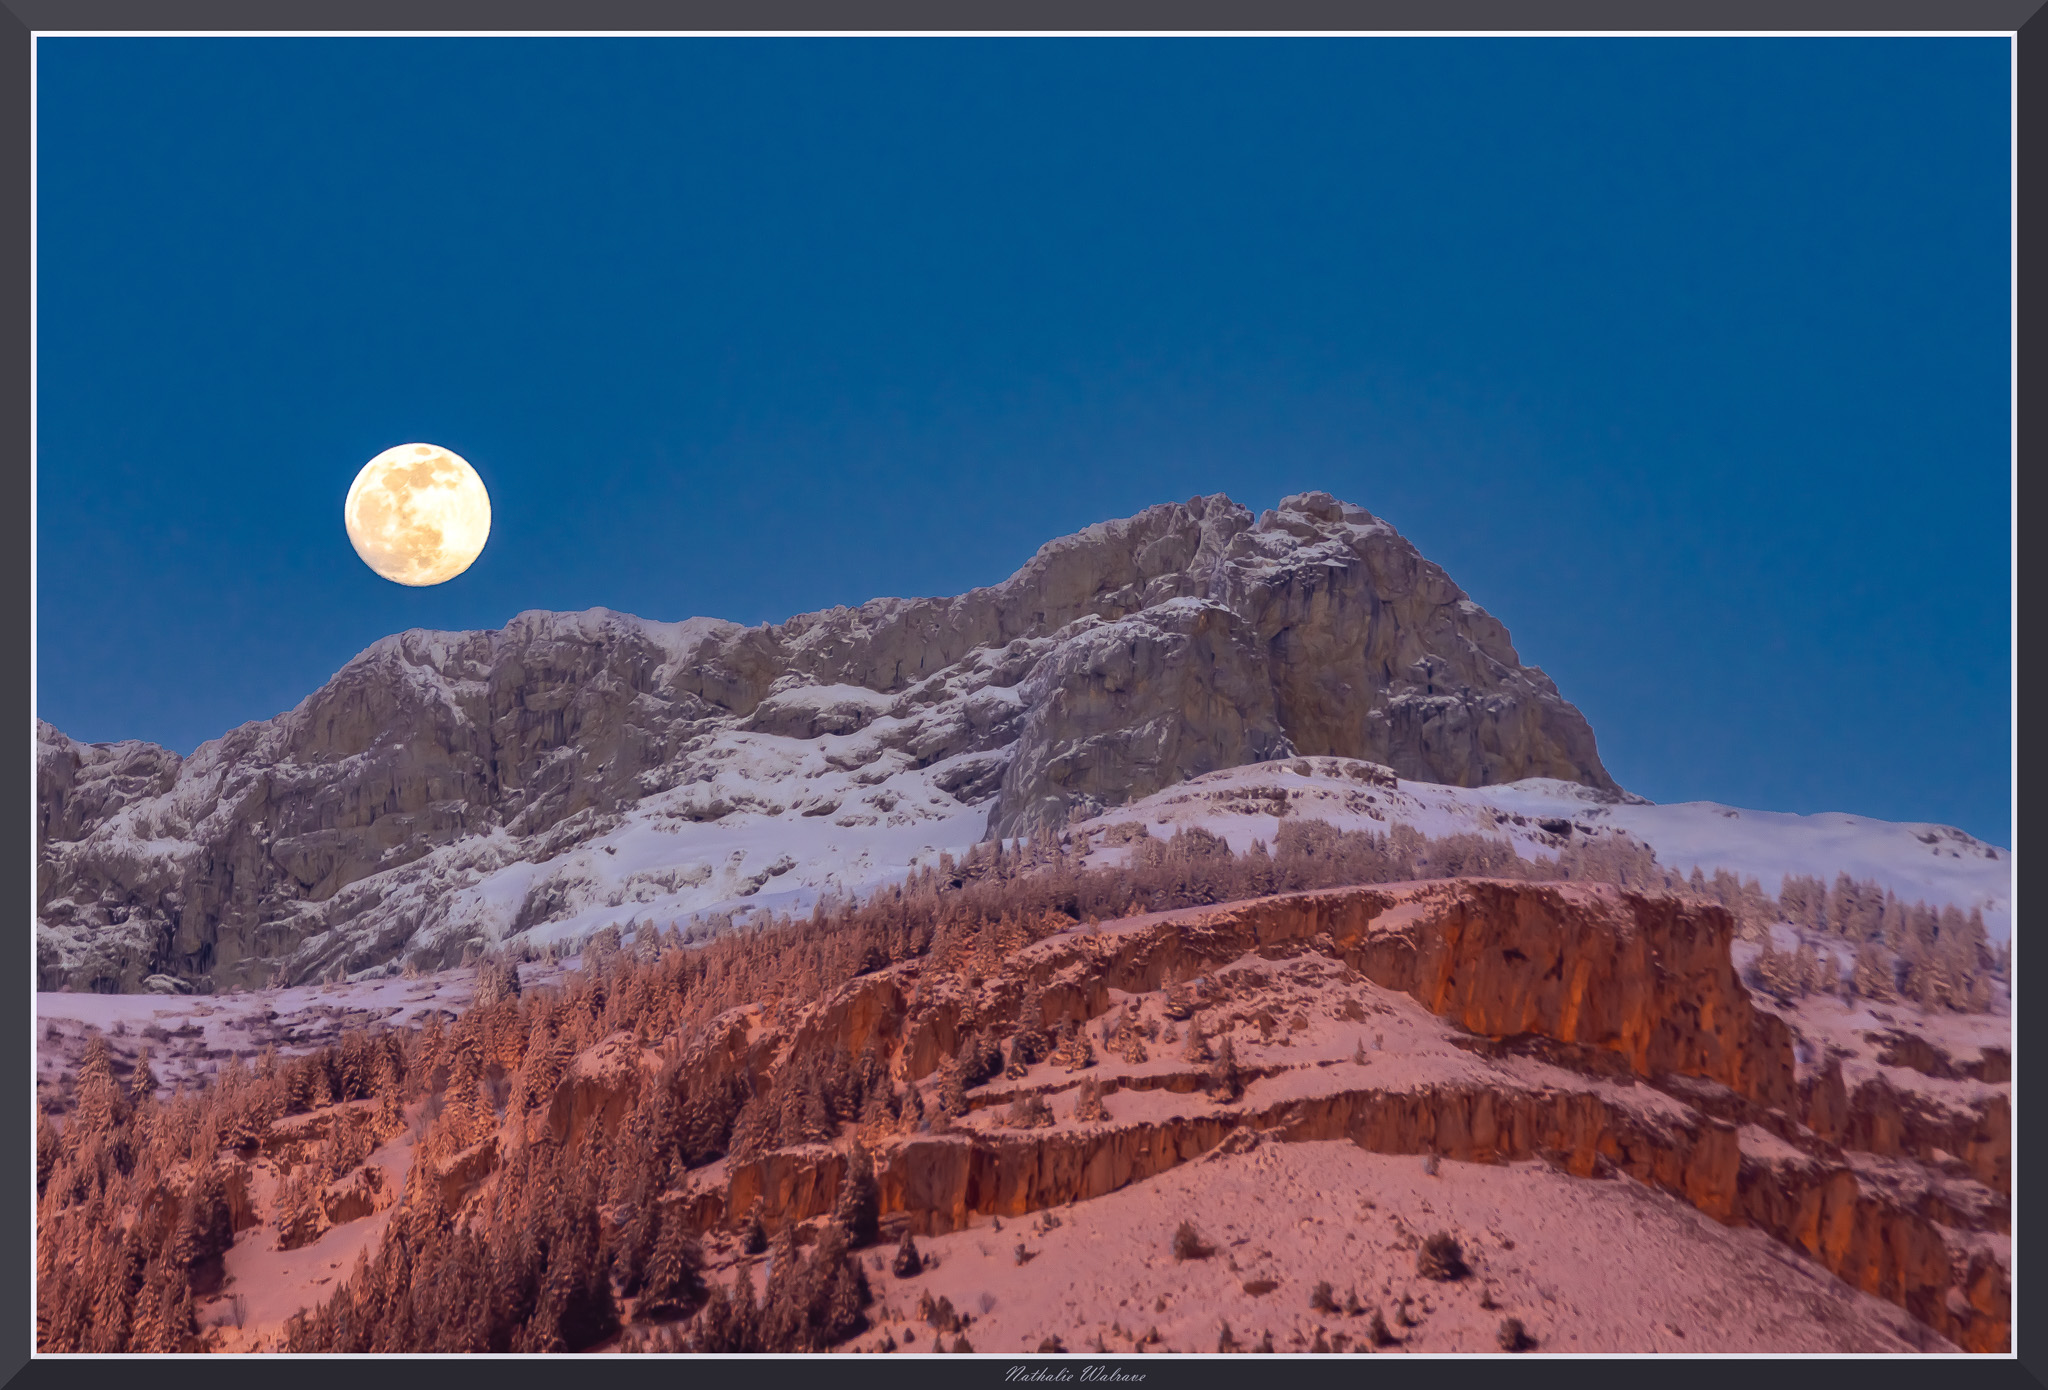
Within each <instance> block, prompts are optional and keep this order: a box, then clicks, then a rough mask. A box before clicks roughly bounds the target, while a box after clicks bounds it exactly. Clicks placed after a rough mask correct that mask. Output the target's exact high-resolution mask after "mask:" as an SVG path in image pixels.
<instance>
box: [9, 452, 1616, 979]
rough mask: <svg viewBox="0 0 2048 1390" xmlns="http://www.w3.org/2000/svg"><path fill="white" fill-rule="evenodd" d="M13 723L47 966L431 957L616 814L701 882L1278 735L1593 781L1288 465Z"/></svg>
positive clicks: (826, 873)
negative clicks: (822, 590)
mask: <svg viewBox="0 0 2048 1390" xmlns="http://www.w3.org/2000/svg"><path fill="white" fill-rule="evenodd" d="M38 732H39V738H40V741H41V747H42V756H41V760H40V763H41V766H40V775H39V795H40V800H41V807H42V818H41V825H42V834H41V844H40V852H41V870H42V871H41V875H40V880H39V897H38V902H39V909H40V922H39V933H40V935H39V941H40V947H41V957H40V960H41V975H42V979H43V982H44V984H45V986H46V987H54V986H56V985H57V984H60V983H68V984H71V985H74V986H78V987H86V988H123V989H132V988H136V987H138V985H139V984H140V983H141V981H143V980H144V979H146V978H148V977H151V976H163V977H166V978H168V979H182V980H187V981H196V982H200V983H201V984H205V983H208V982H210V983H212V984H214V985H225V984H228V983H232V982H249V981H254V980H258V979H268V978H271V977H272V976H274V975H281V976H282V977H283V978H286V979H297V978H303V977H304V976H305V975H306V974H307V973H309V972H315V971H324V970H327V969H330V968H333V967H335V966H337V965H339V966H341V967H343V968H346V969H350V970H355V971H360V970H363V969H366V968H373V967H376V966H378V965H380V964H382V963H385V962H388V961H391V960H393V959H395V958H396V957H398V956H399V955H401V954H411V955H418V954H420V953H421V952H422V951H424V952H425V953H426V955H427V957H428V961H429V963H432V961H433V960H434V959H438V955H437V954H436V953H439V952H446V951H455V950H459V948H460V945H461V943H462V942H463V941H465V940H474V939H483V940H491V939H495V938H496V937H497V936H499V935H502V934H503V933H504V932H506V931H509V930H520V929H527V928H530V927H532V926H533V925H535V924H536V923H546V922H550V921H555V920H562V919H565V918H567V917H573V916H574V915H575V914H576V912H578V911H581V910H584V909H585V908H588V907H589V906H590V905H591V904H590V903H589V902H588V901H584V900H582V899H579V898H578V895H577V894H578V891H580V890H575V889H573V888H572V887H563V886H562V885H563V882H564V880H563V877H562V875H563V872H564V870H563V864H564V863H567V862H568V860H569V859H573V857H574V856H575V855H577V854H579V853H589V852H595V851H590V850H589V849H588V846H589V845H590V843H591V842H593V841H594V840H596V839H597V838H599V837H602V836H606V835H608V834H611V833H613V832H614V831H616V830H618V828H619V827H620V826H621V825H623V824H627V823H628V822H630V823H631V824H634V825H638V824H641V823H643V822H644V823H645V824H646V825H649V826H661V827H668V828H669V831H670V833H679V832H678V831H677V830H676V828H677V827H700V828H702V829H701V830H692V831H691V834H693V835H699V836H701V835H702V834H712V835H713V838H714V839H715V840H717V842H718V843H719V844H730V846H731V847H730V848H728V849H723V850H717V851H714V850H713V849H712V848H711V846H710V843H709V842H705V843H699V842H697V841H695V840H693V841H692V842H691V843H690V844H688V845H687V846H685V845H683V844H682V843H680V842H678V841H675V840H670V841H666V842H661V843H657V844H652V845H651V846H650V847H646V848H645V850H644V856H645V860H646V862H645V864H644V873H645V875H646V877H645V878H644V879H643V880H642V881H641V882H640V883H638V884H637V885H629V886H628V887H626V888H624V889H622V890H617V891H624V892H628V893H631V892H638V891H642V890H643V889H646V888H647V887H648V885H650V884H652V885H657V886H659V887H660V888H661V891H662V892H664V893H668V894H670V895H673V894H675V893H677V892H680V891H682V889H679V888H678V887H677V885H678V884H685V885H687V886H689V890H690V891H691V892H693V893H696V894H698V896H703V897H705V899H706V901H720V900H732V899H737V898H744V897H749V896H756V895H760V894H761V893H762V892H763V891H764V889H767V888H770V887H771V886H773V887H776V888H779V887H780V884H779V883H775V882H774V881H776V880H780V881H782V882H789V881H792V880H803V881H804V882H805V883H806V884H807V886H809V887H811V888H815V889H818V890H820V891H823V890H825V889H828V888H832V887H835V886H844V885H847V884H851V883H853V882H856V881H859V882H867V881H873V880H874V879H875V878H876V877H877V876H878V875H880V876H883V877H886V872H885V871H886V870H887V868H888V866H889V865H890V864H895V865H897V866H899V867H900V866H903V865H907V863H908V862H909V859H910V858H912V857H915V856H916V855H918V854H921V853H924V852H925V851H927V850H928V849H930V847H931V846H932V845H958V844H962V843H966V842H971V841H972V840H975V839H978V838H981V836H983V835H984V834H987V835H1002V836H1013V835H1021V834H1028V833H1034V832H1041V831H1047V830H1057V829H1059V828H1060V827H1062V826H1064V825H1065V824H1067V823H1068V822H1069V821H1071V820H1073V819H1076V818H1079V817H1085V816H1088V815H1093V814H1096V813H1099V812H1100V811H1102V810H1104V809H1106V808H1109V807H1113V806H1117V805H1120V804H1123V803H1125V802H1127V801H1129V800H1131V799H1134V798H1137V797H1143V796H1146V795H1149V794H1151V793H1153V792H1156V791H1159V790H1160V789H1162V788H1164V787H1167V786H1171V785H1174V784H1175V783H1177V782H1180V781H1182V780H1185V779H1186V778H1188V777H1191V776H1197V775H1200V774H1202V773H1206V772H1210V771H1213V770H1216V769H1218V768H1226V767H1233V766H1238V765H1241V764H1244V763H1251V762H1259V761H1264V760H1268V759H1273V758H1281V757H1291V756H1296V755H1331V756H1336V757H1342V758H1356V759H1365V760H1369V761H1372V762H1376V763H1381V764H1384V765H1386V766H1388V767H1390V768H1392V769H1393V770H1394V771H1395V772H1396V773H1398V774H1399V775H1401V776H1403V777H1407V778H1410V779H1414V780H1420V781H1426V782H1435V783H1444V784H1448V785H1452V786H1465V787H1470V786H1480V785H1488V784H1494V783H1502V782H1510V781H1516V780H1520V779H1523V778H1529V777H1546V778H1555V779H1561V780H1564V781H1568V782H1574V783H1580V784H1583V785H1585V786H1587V787H1589V788H1591V789H1594V790H1595V791H1596V792H1598V793H1599V794H1601V795H1604V796H1614V795H1618V794H1619V789H1618V788H1617V787H1616V786H1615V784H1614V781H1613V779H1612V778H1611V777H1610V776H1609V775H1608V773H1607V771H1606V769H1605V768H1604V767H1603V766H1602V765H1601V763H1600V760H1599V756H1598V753H1597V751H1596V749H1595V746H1594V738H1593V732H1592V730H1591V728H1590V727H1589V726H1588V725H1587V724H1586V721H1585V719H1584V718H1583V717H1582V716H1581V715H1580V714H1579V712H1578V711H1577V710H1576V709H1575V708H1573V707H1572V706H1571V705H1570V704H1568V703H1566V702H1565V700H1564V699H1563V698H1562V697H1561V696H1560V695H1559V693H1558V691H1557V689H1556V687H1555V686H1554V685H1553V684H1552V683H1551V681H1550V680H1549V678H1548V677H1546V676H1545V675H1544V674H1543V673H1542V672H1541V671H1539V670H1536V669H1534V668H1529V667H1524V666H1522V665H1521V664H1520V661H1519V658H1518V657H1517V655H1516V652H1515V650H1514V647H1513V645H1512V643H1511V642H1510V640H1509V638H1508V634H1507V630H1506V629H1505V628H1504V627H1503V626H1502V625H1501V624H1500V623H1499V622H1497V621H1495V620H1494V619H1493V618H1492V617H1491V616H1490V615H1488V614H1487V613H1486V612H1485V611H1484V609H1482V608H1480V607H1479V606H1478V605H1477V604H1476V603H1474V602H1473V601H1472V600H1471V599H1470V598H1469V596H1467V595H1466V593H1465V592H1464V591H1463V590H1462V589H1460V588H1459V587H1458V586H1457V585H1456V584H1455V583H1454V582H1452V580H1451V578H1450V577H1449V576H1448V575H1447V574H1445V573H1444V571H1443V570H1442V568H1441V567H1439V566H1437V565H1435V564H1433V563H1432V562H1430V561H1429V560H1427V559H1426V558H1424V557H1423V556H1422V555H1421V554H1420V553H1418V552H1417V551H1416V549H1415V547H1414V546H1412V545H1411V544H1409V542H1408V541H1406V540H1405V539H1404V538H1402V537H1401V536H1400V535H1399V533H1398V532H1396V531H1395V530H1394V528H1393V527H1391V526H1389V525H1388V524H1387V523H1385V522H1384V521H1382V520H1380V519H1378V518H1376V517H1374V516H1373V515H1372V514H1371V513H1369V512H1367V511H1366V510H1364V509H1363V508H1360V507H1357V506H1353V505H1351V504H1348V503H1344V502H1341V501H1339V500H1337V499H1336V498H1334V497H1332V496H1331V495H1329V494H1327V493H1321V492H1306V493H1300V494H1296V495H1294V496H1291V497H1288V498H1285V499H1283V500H1282V501H1281V503H1280V504H1279V506H1278V507H1276V508H1274V509H1272V510H1270V511H1267V512H1264V513H1262V514H1261V515H1259V516H1257V517H1254V516H1253V514H1252V513H1251V511H1250V510H1249V509H1247V508H1245V507H1243V506H1241V505H1240V504H1238V503H1237V502H1235V501H1233V500H1231V499H1230V498H1229V497H1227V496H1224V495H1222V494H1220V493H1219V494H1215V495H1213V496H1208V497H1195V498H1191V499H1189V500H1188V501H1186V502H1173V503H1165V504H1162V505H1159V506H1154V507H1148V508H1146V509H1145V510H1143V511H1141V512H1138V513H1137V514H1135V515H1133V516H1129V517H1124V518H1120V519H1116V520H1110V521H1105V522H1100V523H1097V524H1095V525H1093V526H1089V527H1086V528H1083V529H1082V530H1080V531H1078V532H1075V533H1073V534H1072V535H1068V536H1064V537H1060V538H1057V539H1055V540H1053V541H1050V542H1048V543H1047V544H1045V545H1044V546H1041V547H1040V548H1039V550H1038V551H1037V552H1036V553H1035V554H1034V555H1033V556H1032V557H1031V558H1030V559H1029V560H1027V561H1026V562H1025V563H1024V564H1023V565H1022V566H1021V567H1020V568H1019V569H1018V570H1017V571H1016V572H1015V573H1014V574H1012V575H1011V576H1010V577H1009V578H1008V579H1005V580H1003V581H1002V582H1000V583H998V584H995V585H991V586H987V587H984V588H979V589H973V590H970V591H968V592H967V593H964V594H961V595H957V596H954V597H937V598H908V599H905V598H879V599H874V600H871V601H869V602H867V603H864V604H861V605H859V606H858V607H852V608H846V607H839V608H831V609H826V610H822V611H820V612H816V613H808V614H802V615H799V616H797V617H794V618H791V619H789V620H788V621H786V622H782V623H775V624H762V625H759V626H752V627H748V626H742V625H740V624H737V623H731V622H726V621H722V620H719V619H711V618H690V619H687V620H685V621H682V622H661V621H655V620H651V619H646V618H641V617H637V616H634V615H632V614H627V613H621V612H616V611H614V610H610V609H604V608H595V609H590V610H586V611H584V612H579V613H555V612H545V611H531V612H525V613H521V614H519V615H518V616H517V617H515V618H513V619H512V621H511V622H509V623H507V624H506V625H505V626H504V627H503V628H500V629H498V630H496V631H479V632H438V631H429V630H424V629H414V630H410V631H406V632H402V633H397V634H394V635H392V636H390V637H387V638H384V639H382V640H380V641H378V642H376V643H373V644H372V645H371V646H370V647H368V648H367V649H365V650H364V651H363V652H362V653H360V654H359V655H358V656H356V657H355V658H354V659H353V660H351V661H350V662H349V663H348V664H347V665H346V666H344V667H343V668H342V669H341V670H340V671H339V672H337V673H336V675H335V676H334V677H333V679H331V680H330V681H328V682H327V683H326V684H325V685H323V686H322V687H321V688H320V689H319V690H317V691H314V692H313V693H311V694H310V695H308V696H307V698H306V699H305V700H304V701H302V702H301V703H300V704H299V705H297V706H296V707H295V708H293V709H292V710H290V711H287V712H285V713H284V714H281V715H278V716H277V717H275V718H273V719H270V720H264V721H258V722H254V723H250V724H245V725H243V726H241V727H240V728H237V729H235V730H232V731H230V732H229V733H227V734H225V735H223V736H222V737H221V738H220V739H217V740H213V741H210V742H208V743H207V744H204V745H202V746H201V747H200V748H199V749H198V750H196V751H195V752H194V753H193V755H192V756H191V757H189V758H183V759H181V758H179V757H178V756H177V755H176V754H174V753H170V752H168V751H166V750H163V749H157V748H154V747H153V746H151V745H146V744H133V743H130V744H115V745H103V746H96V747H86V746H84V745H79V744H76V743H74V742H72V741H71V740H69V739H66V738H64V737H63V736H62V735H61V734H59V733H58V732H57V731H56V730H54V729H51V728H49V727H48V726H46V725H45V726H41V727H40V728H39V731H38ZM813 841H815V842H816V843H813ZM742 842H744V843H742ZM782 842H786V846H785V847H783V848H777V845H778V844H779V843H782ZM607 852H609V853H610V854H612V855H613V856H616V855H617V853H618V852H619V846H616V845H613V846H611V847H610V849H609V851H607ZM641 852H642V851H639V850H636V851H635V853H641ZM784 860H788V861H790V862H789V864H788V865H785V866H782V867H779V868H778V867H777V866H778V865H780V864H781V863H782V861H784ZM757 861H759V867H757V866H756V864H757ZM636 862H637V861H636ZM535 865H551V866H553V867H552V868H550V869H549V870H548V871H547V872H545V873H542V872H538V871H530V870H531V869H532V866H535ZM522 866H524V867H522ZM522 874H524V876H525V878H526V879H527V880H531V882H530V883H529V884H528V886H527V888H524V889H517V888H515V887H514V886H513V885H512V880H513V879H517V878H519V877H520V876H521V875H522ZM571 877H572V878H573V875H572V876H571ZM813 879H815V880H817V881H816V882H812V881H811V880H813ZM486 880H490V881H492V882H495V883H497V884H498V887H497V888H496V889H493V890H490V891H486V890H485V889H484V888H483V887H482V886H480V885H483V884H484V883H485V881H486ZM577 881H580V880H577ZM548 884H553V885H555V886H554V888H548V887H546V886H545V885H548ZM535 885H541V886H535ZM557 890H559V891H557ZM612 891H614V890H612V889H607V890H605V892H604V894H603V895H601V896H608V895H609V894H610V893H611V892H612ZM550 894H553V896H550ZM465 895H467V896H465ZM610 906H613V907H616V906H618V904H610Z"/></svg>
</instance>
